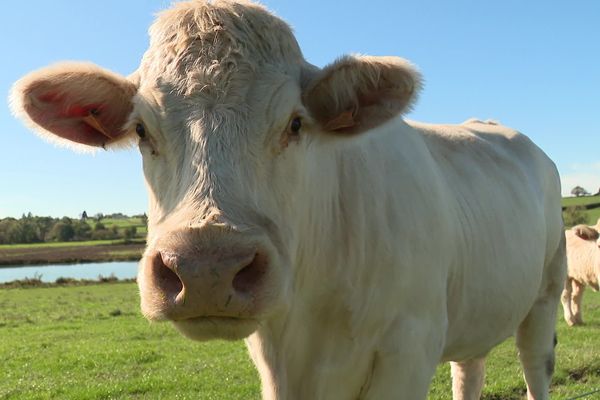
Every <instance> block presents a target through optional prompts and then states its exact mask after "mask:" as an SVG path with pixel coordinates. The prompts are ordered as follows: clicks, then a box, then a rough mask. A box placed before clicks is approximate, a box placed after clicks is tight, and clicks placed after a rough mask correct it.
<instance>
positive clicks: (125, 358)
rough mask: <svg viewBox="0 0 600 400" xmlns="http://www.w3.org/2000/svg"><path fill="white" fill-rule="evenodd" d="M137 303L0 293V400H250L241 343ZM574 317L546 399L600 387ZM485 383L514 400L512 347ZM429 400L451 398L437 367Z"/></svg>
mask: <svg viewBox="0 0 600 400" xmlns="http://www.w3.org/2000/svg"><path fill="white" fill-rule="evenodd" d="M138 303H139V299H138V294H137V288H136V287H135V285H134V284H131V283H127V284H125V283H119V284H105V285H93V286H79V287H57V288H44V289H42V288H37V289H3V290H0V310H2V312H0V360H2V361H1V362H0V382H1V384H0V398H2V399H63V398H69V399H71V398H77V399H199V398H201V399H215V400H216V399H224V400H225V399H227V400H229V399H259V398H260V387H259V386H260V385H259V381H258V376H257V374H256V372H255V370H254V367H253V366H252V364H251V362H250V360H249V358H248V356H247V354H246V349H245V347H244V345H243V344H242V342H222V341H214V342H208V343H197V342H192V341H189V340H187V339H184V338H183V337H181V336H180V335H179V334H178V333H177V332H176V331H175V330H174V329H173V328H172V327H171V326H170V325H169V324H149V323H148V322H146V321H145V320H144V319H143V318H142V316H141V315H140V313H139V311H138V307H139V305H138ZM561 314H562V313H561ZM584 319H585V320H586V322H587V325H585V326H583V327H579V328H569V327H567V326H566V324H565V323H564V322H563V321H562V320H560V319H559V320H558V325H557V326H558V337H559V345H558V347H557V366H556V374H555V378H554V381H553V382H554V383H553V387H552V398H553V399H565V398H569V397H573V396H575V395H578V394H582V393H585V392H588V391H591V390H592V389H594V388H600V346H599V343H600V295H598V294H593V293H587V294H586V298H585V299H584ZM408 368H410V366H408ZM486 382H487V383H486V387H485V389H484V396H483V399H487V400H499V399H502V400H511V399H521V398H522V394H523V393H524V388H525V384H524V382H523V379H522V378H521V370H520V367H519V364H518V362H517V354H516V350H515V347H514V341H513V340H509V341H507V342H506V343H503V344H502V345H500V346H499V347H497V348H496V349H494V351H493V352H492V353H491V355H490V356H489V357H488V363H487V379H486ZM429 398H430V399H435V400H437V399H440V400H443V399H448V400H450V399H451V394H450V373H449V368H448V366H447V365H441V366H440V367H439V368H438V371H437V374H436V376H435V378H434V380H433V383H432V387H431V391H430V396H429Z"/></svg>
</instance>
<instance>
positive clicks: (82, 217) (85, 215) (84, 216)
mask: <svg viewBox="0 0 600 400" xmlns="http://www.w3.org/2000/svg"><path fill="white" fill-rule="evenodd" d="M86 219H88V215H87V212H86V211H85V210H83V212H82V213H81V220H82V221H85V220H86Z"/></svg>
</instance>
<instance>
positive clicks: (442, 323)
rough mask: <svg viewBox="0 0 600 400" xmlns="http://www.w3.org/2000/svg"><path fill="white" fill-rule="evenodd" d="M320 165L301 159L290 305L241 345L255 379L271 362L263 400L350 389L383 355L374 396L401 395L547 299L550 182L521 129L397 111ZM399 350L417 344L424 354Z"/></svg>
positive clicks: (551, 290) (556, 262)
mask: <svg viewBox="0 0 600 400" xmlns="http://www.w3.org/2000/svg"><path fill="white" fill-rule="evenodd" d="M329 160H330V164H329V165H327V166H326V167H325V168H323V165H322V164H319V165H317V164H311V163H307V168H308V171H307V175H306V182H305V183H304V184H305V185H306V190H307V192H309V193H311V194H312V195H311V199H307V200H308V201H314V203H313V207H310V208H308V213H307V214H306V215H298V218H299V220H300V221H303V222H304V227H303V228H302V232H303V233H302V234H301V236H302V238H303V240H302V244H301V247H300V249H299V254H297V260H296V261H295V262H296V263H297V270H298V271H299V272H298V274H299V276H297V281H299V282H302V286H299V287H298V288H296V291H295V292H294V300H295V301H294V304H293V307H292V309H291V310H290V311H289V312H288V313H287V314H286V315H285V316H282V317H281V318H278V319H275V320H274V321H272V323H266V324H265V325H264V326H263V327H262V328H261V329H260V330H259V331H258V333H257V334H254V335H253V336H251V337H250V339H249V341H248V342H249V348H250V351H251V352H252V354H253V359H254V361H255V362H256V363H257V365H258V366H259V369H260V370H261V376H269V375H270V374H271V373H272V372H273V371H272V369H274V370H275V372H274V373H275V374H276V380H277V381H278V382H285V385H283V388H282V393H280V395H279V396H274V395H273V396H272V397H273V398H315V399H336V398H339V399H346V398H348V399H351V398H356V395H357V393H360V392H361V390H362V392H364V393H368V390H367V389H365V387H367V386H368V382H369V381H370V379H373V378H372V376H371V374H372V373H373V371H375V370H376V366H377V365H380V363H382V362H383V363H384V362H385V361H384V360H385V359H386V358H388V357H390V358H393V359H394V360H393V361H391V363H393V364H394V365H395V367H394V368H393V371H394V372H393V373H392V376H390V377H389V379H390V382H389V385H388V386H386V389H385V391H384V392H381V393H385V394H387V395H389V397H385V398H401V397H399V396H400V395H405V393H406V392H405V391H403V389H401V385H400V382H403V383H405V384H406V385H411V382H413V384H414V382H417V381H418V379H419V378H421V379H429V378H430V374H429V373H427V374H422V372H423V371H425V370H426V371H429V372H432V369H433V368H434V367H435V366H436V365H437V363H438V362H439V361H466V360H470V359H477V358H481V357H484V356H485V355H486V354H487V353H488V352H489V351H490V350H491V349H492V347H494V346H495V345H497V344H498V343H500V342H501V341H503V340H504V339H506V338H507V337H508V336H510V335H512V334H514V333H515V332H516V330H517V328H518V326H519V324H520V322H521V321H523V320H524V319H525V317H526V316H527V314H528V313H529V312H530V310H531V308H532V306H533V304H534V303H535V302H536V301H539V300H540V299H541V298H545V297H547V300H548V301H549V302H550V303H551V304H556V303H555V302H556V293H557V290H558V291H560V282H562V279H564V258H563V257H564V253H563V250H562V231H561V226H562V221H561V216H560V212H559V211H557V210H560V203H559V200H560V197H559V196H558V193H560V191H559V187H558V185H559V183H558V177H557V175H556V171H555V170H554V168H553V166H552V164H551V163H550V162H549V160H548V159H547V158H546V156H545V155H544V154H543V153H542V152H541V151H539V149H537V148H536V147H535V146H534V145H533V144H532V143H531V142H530V141H529V140H528V139H527V138H526V137H524V136H522V135H520V134H518V133H516V132H515V131H513V130H510V129H508V128H506V127H502V126H497V125H493V124H485V123H480V122H470V123H466V124H463V125H457V126H451V125H449V126H439V125H425V124H419V123H413V122H409V123H405V122H404V121H402V120H397V121H393V122H392V123H390V124H388V125H386V126H384V127H382V128H380V129H378V132H373V133H372V134H369V136H368V137H367V138H361V139H357V140H356V141H354V142H350V143H347V145H346V146H345V147H341V148H340V149H339V151H338V152H337V153H336V156H335V157H329ZM311 166H314V168H311ZM359 182H362V183H364V184H359ZM315 193H318V194H316V195H315ZM339 193H343V195H342V196H343V199H342V200H341V201H339V202H337V201H335V200H333V199H336V197H337V196H338V195H339ZM549 194H552V195H549ZM332 203H333V204H332ZM331 238H335V239H331ZM329 242H331V243H332V245H331V246H324V243H329ZM333 244H335V245H333ZM551 299H552V300H551ZM549 318H550V317H549ZM553 323H554V321H553V320H552V319H551V318H550V319H549V321H547V329H549V332H553ZM282 324H283V326H284V328H283V329H282V328H281V325H282ZM406 325H408V329H409V332H404V330H405V329H407V326H406ZM551 334H552V333H550V335H551ZM407 343H410V345H408V346H407V347H408V349H404V347H405V345H406V344H407ZM417 343H418V344H421V345H423V346H425V348H418V346H417ZM265 347H266V348H267V349H269V350H270V351H264V349H265ZM271 347H274V348H273V349H271ZM409 351H427V352H430V363H429V364H427V365H420V364H419V363H418V361H417V360H416V359H414V357H413V356H411V354H410V353H409ZM398 369H403V370H407V371H409V373H407V374H406V375H404V373H399V372H398ZM267 371H268V372H267ZM403 375H404V376H405V378H404V379H406V381H404V380H402V379H403V378H402V376H403ZM361 388H362V389H361ZM396 388H397V389H398V390H399V391H398V392H397V393H396V392H395V390H396ZM409 393H411V395H414V396H422V393H421V392H409ZM416 393H419V394H418V395H417V394H416ZM267 397H268V398H271V397H270V396H267ZM365 398H382V397H377V396H375V397H369V396H365ZM402 398H420V397H402Z"/></svg>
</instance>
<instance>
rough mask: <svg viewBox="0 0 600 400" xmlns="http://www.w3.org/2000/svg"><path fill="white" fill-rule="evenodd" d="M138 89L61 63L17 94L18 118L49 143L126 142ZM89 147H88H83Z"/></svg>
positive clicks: (21, 85) (32, 77)
mask: <svg viewBox="0 0 600 400" xmlns="http://www.w3.org/2000/svg"><path fill="white" fill-rule="evenodd" d="M136 91H137V87H136V85H135V84H133V83H132V82H131V81H129V80H127V78H125V77H123V76H121V75H118V74H115V73H113V72H110V71H107V70H105V69H102V68H100V67H98V66H96V65H94V64H89V63H61V64H57V65H54V66H50V67H46V68H43V69H40V70H38V71H34V72H32V73H30V74H28V75H26V76H25V77H23V78H22V79H20V80H19V81H17V82H16V83H15V84H14V86H13V88H12V91H11V95H10V106H11V110H12V112H13V114H14V115H15V116H17V117H18V118H20V119H22V120H23V121H24V122H25V123H26V124H27V125H28V126H29V127H30V128H32V129H33V130H34V131H35V132H36V133H38V134H39V135H40V136H42V137H43V138H45V139H48V140H50V141H51V142H54V143H59V144H63V145H67V146H69V147H75V148H81V147H86V146H87V147H88V148H89V147H90V146H91V147H105V146H108V145H110V144H112V143H115V142H117V141H122V139H124V138H125V137H127V136H128V135H126V133H127V132H126V131H125V130H124V129H123V128H124V126H125V124H126V122H127V119H128V117H129V114H130V113H131V111H132V109H133V103H132V99H133V96H134V95H135V93H136ZM80 145H84V146H80Z"/></svg>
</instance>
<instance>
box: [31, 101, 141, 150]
mask: <svg viewBox="0 0 600 400" xmlns="http://www.w3.org/2000/svg"><path fill="white" fill-rule="evenodd" d="M30 100H31V102H30V103H29V104H27V105H26V106H25V107H26V110H27V112H28V113H29V116H30V117H31V119H32V120H33V121H34V122H36V123H37V124H39V125H40V126H42V127H43V128H44V129H46V130H47V131H49V132H52V133H53V134H55V135H57V136H59V137H62V138H64V139H67V140H70V141H73V142H76V143H82V144H86V145H89V146H100V147H101V146H104V145H105V144H106V143H108V142H110V141H113V140H115V139H117V138H118V137H120V136H121V135H123V134H124V132H123V131H122V126H123V124H124V123H125V120H126V118H127V115H128V114H129V111H130V108H131V107H129V108H126V109H123V108H122V106H123V105H122V104H116V105H115V106H114V107H113V109H111V105H110V104H108V103H105V102H97V101H91V102H83V101H81V99H77V98H76V96H71V97H70V96H69V94H68V93H60V92H57V91H52V90H50V91H43V92H42V93H40V94H36V93H35V90H33V91H32V92H31V93H30ZM107 100H110V99H107ZM116 103H118V102H116ZM119 106H121V108H119Z"/></svg>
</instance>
